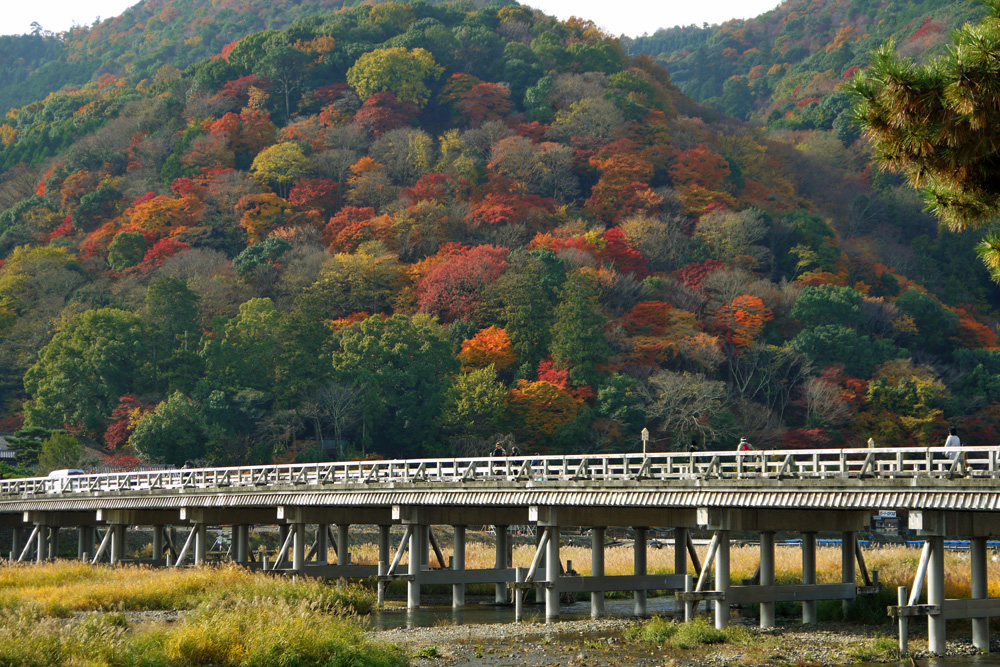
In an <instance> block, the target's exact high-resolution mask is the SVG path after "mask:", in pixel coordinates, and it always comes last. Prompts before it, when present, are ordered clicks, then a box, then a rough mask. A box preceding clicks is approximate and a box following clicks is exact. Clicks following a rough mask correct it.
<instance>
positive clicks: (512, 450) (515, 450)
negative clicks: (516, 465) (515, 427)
mask: <svg viewBox="0 0 1000 667" xmlns="http://www.w3.org/2000/svg"><path fill="white" fill-rule="evenodd" d="M520 455H521V450H520V449H518V448H517V443H514V444H513V445H511V446H510V451H509V452H507V456H520Z"/></svg>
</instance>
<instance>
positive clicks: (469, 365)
mask: <svg viewBox="0 0 1000 667" xmlns="http://www.w3.org/2000/svg"><path fill="white" fill-rule="evenodd" d="M458 359H459V361H461V362H462V370H463V371H471V370H478V369H480V368H486V367H487V366H489V365H490V364H492V365H493V367H494V368H495V369H497V370H498V371H502V370H504V369H507V368H510V367H511V366H513V365H514V363H515V362H516V361H517V359H518V356H517V352H515V351H514V346H513V345H512V344H511V342H510V337H508V336H507V331H506V330H505V329H502V328H500V327H497V326H491V327H487V328H486V329H483V330H481V331H480V332H479V333H477V334H476V335H475V336H473V337H472V338H470V339H469V340H467V341H465V342H464V343H462V351H461V352H459V354H458Z"/></svg>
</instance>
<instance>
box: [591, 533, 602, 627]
mask: <svg viewBox="0 0 1000 667" xmlns="http://www.w3.org/2000/svg"><path fill="white" fill-rule="evenodd" d="M604 531H605V527H604V526H594V527H593V528H591V529H590V574H591V576H593V577H603V576H604ZM601 616H604V591H593V592H591V594H590V617H591V618H600V617H601Z"/></svg>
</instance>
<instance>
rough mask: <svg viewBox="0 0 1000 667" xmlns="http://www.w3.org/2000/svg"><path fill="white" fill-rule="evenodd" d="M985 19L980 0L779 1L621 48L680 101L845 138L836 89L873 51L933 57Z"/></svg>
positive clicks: (842, 104) (843, 106)
mask: <svg viewBox="0 0 1000 667" xmlns="http://www.w3.org/2000/svg"><path fill="white" fill-rule="evenodd" d="M984 13H985V10H984V8H983V6H982V4H981V3H980V2H979V1H978V0H907V1H906V2H899V1H897V0H786V2H783V3H781V5H780V6H779V7H778V8H776V9H774V10H773V11H770V12H767V13H765V14H763V15H761V16H759V17H757V18H753V19H747V20H743V19H734V20H732V21H728V22H726V23H723V24H722V25H714V26H708V25H705V26H702V27H698V26H693V25H692V26H686V27H678V28H670V29H667V30H658V31H657V32H656V33H654V34H653V35H647V36H644V37H640V38H638V39H635V40H629V41H628V43H627V46H628V49H629V52H630V53H633V54H638V53H644V54H648V55H651V56H653V57H654V58H655V59H656V62H658V63H660V64H661V65H663V66H664V67H666V68H667V70H668V71H669V72H670V75H671V78H672V79H673V81H674V83H675V84H677V86H678V88H680V89H681V91H683V92H684V93H685V94H686V95H689V96H691V97H693V98H694V99H696V100H699V101H702V102H705V103H706V104H709V105H710V106H712V107H714V108H716V109H720V110H722V111H724V112H726V113H728V114H730V115H732V116H735V117H736V118H741V119H749V118H753V119H755V120H757V121H761V122H766V123H767V125H768V126H769V127H771V128H786V129H806V130H811V129H822V130H830V129H834V128H835V129H836V130H837V132H838V133H839V134H840V136H841V138H850V137H851V135H852V133H853V132H854V129H853V128H852V127H850V125H849V123H848V122H847V114H846V110H847V108H848V106H849V103H848V99H847V95H846V94H845V93H843V92H841V91H839V85H840V84H841V83H843V82H844V81H845V80H846V79H849V78H850V76H851V74H853V72H854V71H856V70H857V69H858V68H859V67H865V66H867V65H868V60H869V55H870V53H871V51H872V50H873V49H874V48H875V47H877V46H879V45H880V44H882V43H884V42H886V41H888V40H890V39H893V40H895V42H896V44H897V46H898V47H899V52H900V54H901V55H904V56H910V57H917V58H919V59H922V58H927V57H931V56H933V55H935V54H940V53H941V52H942V50H943V49H944V47H945V45H946V44H947V43H948V38H949V35H950V34H951V32H952V31H953V30H955V29H956V28H957V27H958V26H960V25H962V24H963V23H967V22H970V21H974V20H976V19H978V18H980V17H982V16H983V15H984Z"/></svg>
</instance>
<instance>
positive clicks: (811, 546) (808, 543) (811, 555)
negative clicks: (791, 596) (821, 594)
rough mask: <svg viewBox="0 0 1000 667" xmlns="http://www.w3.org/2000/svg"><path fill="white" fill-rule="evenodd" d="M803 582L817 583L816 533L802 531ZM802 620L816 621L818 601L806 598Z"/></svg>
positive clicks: (807, 622) (804, 621) (808, 622)
mask: <svg viewBox="0 0 1000 667" xmlns="http://www.w3.org/2000/svg"><path fill="white" fill-rule="evenodd" d="M802 583H803V584H815V583H816V533H813V532H808V533H802ZM802 622H803V623H805V624H810V623H815V622H816V602H815V600H806V601H804V602H803V603H802Z"/></svg>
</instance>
